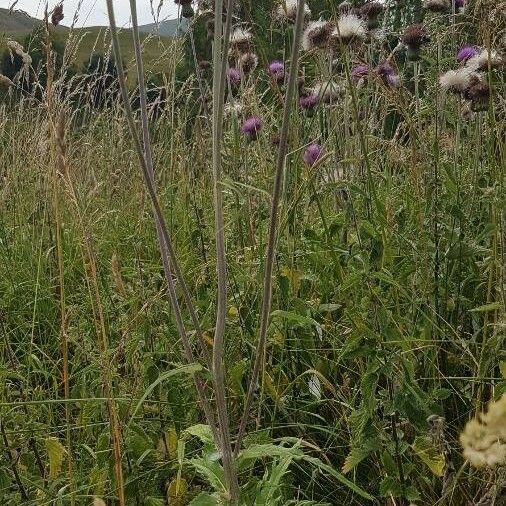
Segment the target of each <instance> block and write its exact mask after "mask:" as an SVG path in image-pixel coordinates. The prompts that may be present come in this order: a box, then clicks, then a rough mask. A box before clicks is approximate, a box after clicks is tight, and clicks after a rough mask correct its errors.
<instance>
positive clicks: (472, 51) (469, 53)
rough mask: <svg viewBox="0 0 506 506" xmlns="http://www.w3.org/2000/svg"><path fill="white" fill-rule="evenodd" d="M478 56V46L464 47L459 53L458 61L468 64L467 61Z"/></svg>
mask: <svg viewBox="0 0 506 506" xmlns="http://www.w3.org/2000/svg"><path fill="white" fill-rule="evenodd" d="M477 54H478V49H477V48H476V46H469V45H468V46H462V47H461V48H460V49H459V50H458V51H457V61H458V62H460V63H462V62H466V61H467V60H469V59H470V58H472V57H473V56H476V55H477Z"/></svg>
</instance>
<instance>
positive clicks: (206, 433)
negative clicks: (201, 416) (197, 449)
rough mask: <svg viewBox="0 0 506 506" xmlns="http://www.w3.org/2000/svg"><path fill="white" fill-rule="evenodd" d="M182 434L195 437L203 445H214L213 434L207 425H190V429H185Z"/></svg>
mask: <svg viewBox="0 0 506 506" xmlns="http://www.w3.org/2000/svg"><path fill="white" fill-rule="evenodd" d="M184 434H185V435H186V434H188V435H190V436H193V437H196V438H198V439H200V440H201V441H202V442H203V443H204V444H209V445H212V444H214V438H213V433H212V432H211V427H209V425H204V424H203V423H198V424H196V425H192V426H191V427H188V428H187V429H185V431H184Z"/></svg>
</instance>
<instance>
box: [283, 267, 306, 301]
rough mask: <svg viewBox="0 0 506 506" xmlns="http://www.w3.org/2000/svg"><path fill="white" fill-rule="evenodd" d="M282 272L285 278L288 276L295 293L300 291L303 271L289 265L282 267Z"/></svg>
mask: <svg viewBox="0 0 506 506" xmlns="http://www.w3.org/2000/svg"><path fill="white" fill-rule="evenodd" d="M280 273H281V275H282V276H284V277H285V278H288V281H289V282H290V287H291V288H292V291H293V294H294V295H296V294H297V293H298V292H299V288H300V280H301V279H302V272H301V271H296V270H295V269H290V267H288V266H286V265H285V266H284V267H281V269H280Z"/></svg>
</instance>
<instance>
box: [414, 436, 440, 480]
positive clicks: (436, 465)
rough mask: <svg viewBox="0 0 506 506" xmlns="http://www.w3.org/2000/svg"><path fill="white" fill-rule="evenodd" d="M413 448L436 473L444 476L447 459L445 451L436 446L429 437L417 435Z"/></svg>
mask: <svg viewBox="0 0 506 506" xmlns="http://www.w3.org/2000/svg"><path fill="white" fill-rule="evenodd" d="M413 450H414V452H415V454H416V455H417V456H418V457H419V458H420V460H421V461H422V462H423V463H424V464H425V465H426V466H427V467H428V468H429V469H430V470H431V471H432V472H433V473H434V474H435V475H436V476H439V477H441V476H443V474H444V469H445V465H446V460H445V457H444V455H443V453H442V452H441V451H440V450H439V449H438V448H436V446H434V443H433V442H432V440H431V439H430V438H429V437H417V438H415V441H414V442H413Z"/></svg>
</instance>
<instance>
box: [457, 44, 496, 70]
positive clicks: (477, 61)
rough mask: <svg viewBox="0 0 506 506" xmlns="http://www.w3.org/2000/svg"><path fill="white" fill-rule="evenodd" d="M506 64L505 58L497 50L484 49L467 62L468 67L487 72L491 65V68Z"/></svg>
mask: <svg viewBox="0 0 506 506" xmlns="http://www.w3.org/2000/svg"><path fill="white" fill-rule="evenodd" d="M503 63H504V58H503V57H502V56H501V55H500V54H499V53H498V52H497V51H496V50H495V49H492V50H491V51H489V50H488V49H483V50H482V51H480V52H479V53H478V54H477V55H475V56H472V57H471V58H469V60H467V63H466V67H469V68H472V69H474V70H487V69H488V66H489V64H490V67H491V68H496V67H500V66H501V65H502V64H503Z"/></svg>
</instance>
